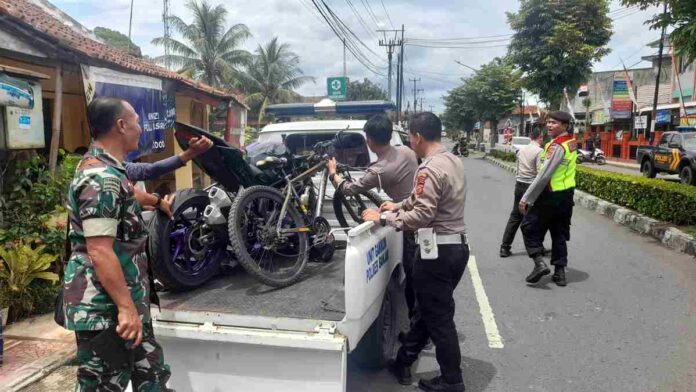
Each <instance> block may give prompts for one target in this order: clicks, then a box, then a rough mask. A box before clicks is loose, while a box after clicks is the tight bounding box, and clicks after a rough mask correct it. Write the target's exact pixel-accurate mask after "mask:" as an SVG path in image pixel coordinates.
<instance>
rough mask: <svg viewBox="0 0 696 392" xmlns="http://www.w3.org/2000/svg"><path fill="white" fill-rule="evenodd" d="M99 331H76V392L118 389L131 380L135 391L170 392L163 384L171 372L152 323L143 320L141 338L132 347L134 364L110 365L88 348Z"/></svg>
mask: <svg viewBox="0 0 696 392" xmlns="http://www.w3.org/2000/svg"><path fill="white" fill-rule="evenodd" d="M100 332H101V331H76V332H75V335H76V337H77V360H78V362H79V367H78V369H77V385H76V386H75V391H76V392H121V391H123V390H125V389H126V387H127V386H128V381H131V382H132V387H133V391H134V392H172V391H173V390H172V389H168V388H167V386H166V384H167V380H169V376H171V372H170V370H169V366H168V365H166V364H165V363H164V354H163V352H162V347H161V346H160V345H159V344H158V343H157V342H156V341H155V335H154V333H153V330H152V323H145V324H143V341H142V343H141V345H140V347H136V348H135V349H134V350H133V355H134V358H133V368H131V369H113V368H112V367H110V366H109V365H108V364H106V363H105V362H104V361H103V360H102V359H101V358H100V357H99V356H98V355H97V354H96V353H95V352H94V351H92V350H91V349H90V348H89V342H90V340H92V339H93V338H94V337H95V336H97V335H98V334H99V333H100Z"/></svg>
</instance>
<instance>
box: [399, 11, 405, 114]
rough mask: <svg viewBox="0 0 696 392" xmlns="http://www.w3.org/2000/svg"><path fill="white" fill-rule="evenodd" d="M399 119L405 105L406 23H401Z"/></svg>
mask: <svg viewBox="0 0 696 392" xmlns="http://www.w3.org/2000/svg"><path fill="white" fill-rule="evenodd" d="M399 64H400V67H401V69H400V70H399V87H398V89H399V108H398V110H399V119H401V109H403V106H404V25H403V24H402V25H401V51H400V52H399Z"/></svg>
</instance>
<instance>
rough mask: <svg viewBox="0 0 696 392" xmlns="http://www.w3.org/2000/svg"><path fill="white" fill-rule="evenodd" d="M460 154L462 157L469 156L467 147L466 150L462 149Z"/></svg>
mask: <svg viewBox="0 0 696 392" xmlns="http://www.w3.org/2000/svg"><path fill="white" fill-rule="evenodd" d="M462 156H463V157H464V158H466V157H468V156H469V150H468V149H467V150H462Z"/></svg>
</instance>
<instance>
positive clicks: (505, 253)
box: [500, 245, 512, 257]
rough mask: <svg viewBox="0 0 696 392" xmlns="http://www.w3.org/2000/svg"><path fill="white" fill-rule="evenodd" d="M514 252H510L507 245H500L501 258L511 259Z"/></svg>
mask: <svg viewBox="0 0 696 392" xmlns="http://www.w3.org/2000/svg"><path fill="white" fill-rule="evenodd" d="M510 256H512V252H510V247H509V246H505V245H500V257H510Z"/></svg>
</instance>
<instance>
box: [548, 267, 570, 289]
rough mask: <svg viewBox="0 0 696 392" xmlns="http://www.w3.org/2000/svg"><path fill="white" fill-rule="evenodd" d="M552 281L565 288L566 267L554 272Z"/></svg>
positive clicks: (557, 268)
mask: <svg viewBox="0 0 696 392" xmlns="http://www.w3.org/2000/svg"><path fill="white" fill-rule="evenodd" d="M551 279H552V280H553V281H554V282H556V285H558V286H561V287H565V285H566V284H567V283H566V277H565V268H564V267H556V270H555V271H554V272H553V276H552V277H551Z"/></svg>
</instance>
